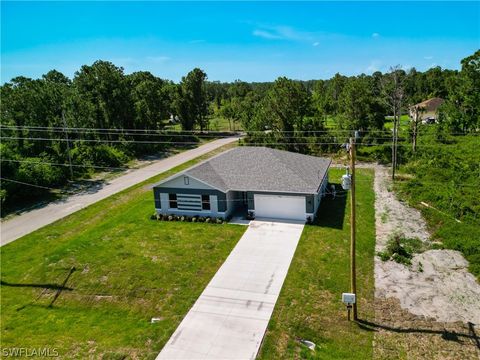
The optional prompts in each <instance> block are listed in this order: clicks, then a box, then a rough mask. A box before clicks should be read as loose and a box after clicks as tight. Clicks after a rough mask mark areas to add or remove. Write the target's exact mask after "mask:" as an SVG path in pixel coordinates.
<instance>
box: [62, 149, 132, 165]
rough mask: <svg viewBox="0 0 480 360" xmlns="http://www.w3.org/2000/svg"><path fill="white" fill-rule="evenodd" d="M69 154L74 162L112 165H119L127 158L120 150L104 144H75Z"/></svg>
mask: <svg viewBox="0 0 480 360" xmlns="http://www.w3.org/2000/svg"><path fill="white" fill-rule="evenodd" d="M71 156H72V161H73V162H74V163H78V164H92V165H93V164H94V165H96V166H113V167H115V166H121V165H123V164H124V163H126V162H127V161H128V159H129V157H128V156H127V155H126V154H125V153H124V152H123V151H122V150H120V149H118V148H116V147H113V146H109V145H106V144H101V145H96V146H90V145H83V144H80V145H77V146H76V147H75V148H74V149H72V151H71Z"/></svg>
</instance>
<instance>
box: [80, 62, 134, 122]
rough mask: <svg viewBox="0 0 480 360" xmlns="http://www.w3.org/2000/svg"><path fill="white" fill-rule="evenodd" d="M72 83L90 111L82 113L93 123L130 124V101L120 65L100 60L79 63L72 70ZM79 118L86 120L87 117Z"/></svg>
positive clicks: (131, 120)
mask: <svg viewBox="0 0 480 360" xmlns="http://www.w3.org/2000/svg"><path fill="white" fill-rule="evenodd" d="M73 86H74V88H75V91H76V95H77V96H78V97H80V99H81V102H83V103H85V104H86V106H87V107H88V109H89V110H90V111H91V113H88V114H82V115H84V116H87V118H91V119H93V121H94V127H96V128H102V129H103V128H117V129H123V128H131V127H133V120H134V116H133V105H132V102H131V98H130V91H129V88H128V83H127V80H126V77H125V75H124V74H123V68H121V67H117V66H115V65H114V64H112V63H111V62H108V61H101V60H98V61H96V62H94V63H93V65H91V66H88V65H83V66H82V67H81V68H80V70H79V71H77V72H76V73H75V77H74V79H73ZM83 120H84V121H85V122H86V123H88V119H83Z"/></svg>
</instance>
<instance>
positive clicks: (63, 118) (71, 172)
mask: <svg viewBox="0 0 480 360" xmlns="http://www.w3.org/2000/svg"><path fill="white" fill-rule="evenodd" d="M62 120H63V131H64V132H65V139H66V140H67V154H68V163H69V164H70V180H73V168H72V158H71V156H70V140H69V139H68V131H67V121H66V120H65V112H64V111H63V110H62Z"/></svg>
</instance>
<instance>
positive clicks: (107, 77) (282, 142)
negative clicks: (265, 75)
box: [0, 51, 480, 205]
mask: <svg viewBox="0 0 480 360" xmlns="http://www.w3.org/2000/svg"><path fill="white" fill-rule="evenodd" d="M479 74H480V51H477V52H475V53H474V54H472V55H471V56H469V57H467V58H465V59H463V60H462V61H461V70H460V71H456V70H446V69H441V68H440V67H435V68H432V69H429V70H427V71H425V72H420V71H417V70H415V69H410V70H407V71H405V70H403V69H401V68H400V67H395V68H392V69H391V70H390V71H389V72H387V73H381V72H375V73H373V74H372V75H365V74H361V75H359V76H350V77H347V76H343V75H340V74H336V75H335V76H333V77H332V78H331V79H328V80H310V81H296V80H291V79H287V78H285V77H280V78H278V79H277V80H276V81H274V82H264V83H247V82H243V81H240V80H237V81H234V82H231V83H222V82H215V81H213V82H212V81H208V80H207V74H206V73H205V72H204V71H202V70H201V69H198V68H196V69H193V70H192V71H190V72H189V73H188V74H187V75H185V76H184V77H183V78H182V80H181V81H180V82H179V83H174V82H172V81H170V80H165V79H161V78H159V77H157V76H155V75H153V74H151V73H150V72H147V71H141V72H134V73H132V74H125V72H124V70H123V68H121V67H118V66H115V65H114V64H112V63H111V62H107V61H96V62H95V63H93V64H92V65H84V66H82V67H81V68H80V69H79V70H78V71H77V72H76V73H75V75H74V77H73V79H69V78H68V77H66V76H65V75H64V74H62V73H60V72H58V71H56V70H52V71H50V72H48V73H47V74H45V75H43V76H42V77H41V78H39V79H30V78H27V77H23V76H19V77H16V78H13V79H12V80H11V81H9V82H7V83H5V84H4V85H2V86H1V87H0V97H1V127H0V132H1V136H2V141H1V144H0V156H1V158H2V162H1V172H2V178H3V179H8V180H4V181H2V189H1V199H2V204H4V205H5V204H7V205H8V203H11V202H14V201H15V199H18V198H19V197H27V196H32V195H35V194H36V193H42V192H44V189H42V188H43V187H59V186H62V185H64V184H65V183H66V182H67V181H68V180H69V179H75V178H83V177H86V176H89V175H91V174H92V173H93V172H94V171H96V170H98V168H99V167H100V168H101V167H106V168H107V167H119V166H122V165H123V164H125V163H126V162H127V161H129V160H130V159H132V158H134V157H137V156H141V155H143V154H149V153H155V152H160V151H165V150H167V149H168V148H171V147H177V146H183V145H187V144H194V143H195V142H197V141H198V140H199V138H201V137H202V136H204V135H205V134H206V131H208V130H211V129H212V119H215V118H222V119H226V120H227V121H228V122H229V128H228V130H232V129H238V128H241V129H243V130H244V131H246V133H247V136H246V138H245V142H246V143H254V144H259V143H260V144H266V145H270V146H278V147H280V148H285V149H288V150H292V151H300V152H304V153H312V154H319V153H322V152H326V151H335V150H336V149H337V148H338V147H337V146H334V145H335V144H336V143H338V142H341V141H343V140H344V139H343V138H344V137H345V135H346V134H347V131H348V130H357V131H360V132H361V133H362V134H363V139H364V141H371V142H374V141H377V142H382V141H383V140H382V138H384V137H385V128H384V124H385V121H386V120H385V118H386V116H387V115H395V118H394V122H398V120H399V117H400V115H402V114H405V113H406V111H407V109H408V107H409V106H411V105H413V104H416V103H418V102H420V101H422V100H425V99H428V98H430V97H441V98H444V99H445V100H446V102H445V103H444V105H443V106H442V111H441V118H440V125H441V127H442V129H445V130H446V131H450V132H472V131H478V129H479V128H480V98H479V96H480V95H479V94H480V88H479V87H480V75H479ZM172 130H175V131H172ZM368 139H370V140H368ZM67 140H68V141H67ZM385 141H391V139H390V140H388V139H385ZM70 164H73V165H77V166H75V167H73V168H72V171H71V172H70V169H71V168H70V167H69V165H70ZM22 183H28V184H33V185H36V186H38V188H37V190H35V188H34V187H31V186H28V185H23V184H22Z"/></svg>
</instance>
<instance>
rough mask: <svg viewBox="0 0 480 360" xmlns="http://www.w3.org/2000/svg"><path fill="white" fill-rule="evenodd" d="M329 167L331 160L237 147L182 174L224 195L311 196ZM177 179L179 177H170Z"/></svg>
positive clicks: (268, 149) (278, 151) (271, 150)
mask: <svg viewBox="0 0 480 360" xmlns="http://www.w3.org/2000/svg"><path fill="white" fill-rule="evenodd" d="M330 163H331V160H330V159H327V158H321V157H315V156H309V155H302V154H298V153H293V152H288V151H283V150H276V149H270V148H266V147H253V146H240V147H237V148H234V149H232V150H230V151H226V152H224V153H222V154H220V155H217V156H215V157H213V158H211V159H209V160H207V161H204V162H202V163H200V164H198V165H195V166H193V167H191V168H189V169H187V170H185V171H183V172H182V173H181V174H182V175H190V176H192V177H194V178H196V179H198V180H201V181H203V182H205V183H207V184H209V185H211V186H213V187H215V188H217V189H219V190H221V191H223V192H226V191H228V190H236V191H271V192H295V193H307V194H314V193H316V192H318V188H319V187H320V185H321V182H322V179H323V178H324V176H325V174H326V172H327V171H328V168H329V166H330ZM176 176H178V175H175V176H173V177H176ZM173 177H171V178H169V179H172V178H173ZM169 179H166V180H164V181H162V182H160V183H159V184H157V185H160V184H161V183H164V182H166V181H168V180H169Z"/></svg>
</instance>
